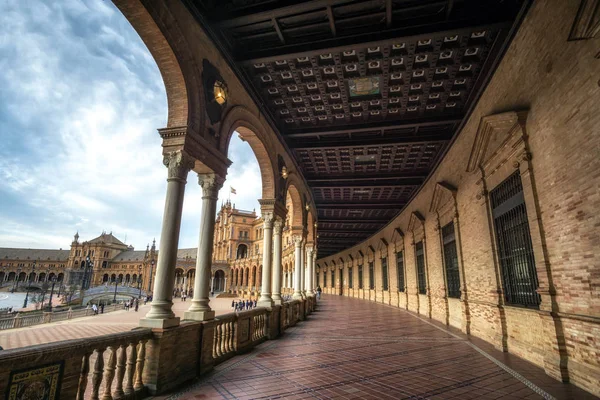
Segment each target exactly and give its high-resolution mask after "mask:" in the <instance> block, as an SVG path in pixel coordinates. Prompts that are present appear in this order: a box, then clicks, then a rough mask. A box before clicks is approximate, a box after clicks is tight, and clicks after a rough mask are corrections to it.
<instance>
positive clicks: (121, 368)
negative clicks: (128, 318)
mask: <svg viewBox="0 0 600 400" xmlns="http://www.w3.org/2000/svg"><path fill="white" fill-rule="evenodd" d="M115 351H116V350H115ZM126 361H127V345H125V344H122V345H121V346H120V351H119V356H118V357H117V387H115V398H117V399H120V398H121V397H123V396H125V392H123V378H124V377H125V368H126V364H125V363H126Z"/></svg>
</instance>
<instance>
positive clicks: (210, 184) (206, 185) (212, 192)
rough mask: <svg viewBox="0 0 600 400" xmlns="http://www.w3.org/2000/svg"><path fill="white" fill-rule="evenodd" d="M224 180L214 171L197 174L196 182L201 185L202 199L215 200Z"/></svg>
mask: <svg viewBox="0 0 600 400" xmlns="http://www.w3.org/2000/svg"><path fill="white" fill-rule="evenodd" d="M224 182H225V179H224V178H222V177H221V176H219V175H217V174H214V173H209V174H198V184H199V185H200V187H202V198H203V199H213V200H217V198H218V197H219V190H221V188H222V187H223V183H224Z"/></svg>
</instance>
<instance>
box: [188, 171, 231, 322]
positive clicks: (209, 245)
mask: <svg viewBox="0 0 600 400" xmlns="http://www.w3.org/2000/svg"><path fill="white" fill-rule="evenodd" d="M224 181H225V179H223V178H221V177H220V176H218V175H216V174H198V183H199V184H200V186H202V215H201V217H200V239H199V242H198V256H197V257H196V276H195V279H194V298H193V299H192V304H191V306H190V308H189V310H188V311H186V312H185V313H184V314H183V317H184V319H192V320H195V321H208V320H211V319H213V318H214V317H215V312H214V311H213V310H211V308H210V305H209V304H208V303H209V299H208V296H209V294H210V276H211V265H212V250H213V241H214V231H215V217H216V213H217V197H218V195H219V189H221V186H223V182H224Z"/></svg>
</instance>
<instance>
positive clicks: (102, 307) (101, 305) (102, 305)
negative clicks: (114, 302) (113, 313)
mask: <svg viewBox="0 0 600 400" xmlns="http://www.w3.org/2000/svg"><path fill="white" fill-rule="evenodd" d="M100 314H104V303H102V304H100Z"/></svg>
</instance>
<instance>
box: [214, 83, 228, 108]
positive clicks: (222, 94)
mask: <svg viewBox="0 0 600 400" xmlns="http://www.w3.org/2000/svg"><path fill="white" fill-rule="evenodd" d="M213 95H214V96H215V101H216V102H217V104H219V105H221V106H222V105H223V104H225V103H226V102H227V86H225V83H223V82H221V81H218V80H217V81H215V84H214V86H213Z"/></svg>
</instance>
